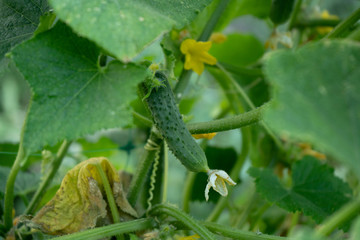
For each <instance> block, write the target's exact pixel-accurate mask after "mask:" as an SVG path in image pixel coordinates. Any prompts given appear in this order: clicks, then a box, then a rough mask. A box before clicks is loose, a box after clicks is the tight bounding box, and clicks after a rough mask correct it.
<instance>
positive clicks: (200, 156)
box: [146, 72, 209, 172]
mask: <svg viewBox="0 0 360 240" xmlns="http://www.w3.org/2000/svg"><path fill="white" fill-rule="evenodd" d="M155 77H156V79H157V80H158V81H160V82H161V84H162V85H161V86H159V87H156V88H154V89H152V92H151V94H150V95H149V97H147V98H146V102H147V104H148V107H149V109H150V112H151V114H152V116H153V118H154V122H155V125H156V127H157V128H158V130H159V132H160V133H161V135H162V136H163V137H164V139H165V140H166V142H167V144H168V146H169V149H170V150H171V151H172V152H173V154H174V155H175V156H176V157H177V158H178V159H179V160H180V162H181V163H182V164H183V165H184V166H185V167H186V168H187V169H188V170H190V171H193V172H207V171H208V170H209V167H208V163H207V159H206V156H205V153H204V151H203V150H202V149H201V148H200V146H199V145H198V144H197V143H196V142H195V140H194V138H193V137H192V136H191V134H190V132H189V130H188V129H187V128H186V126H185V123H184V122H183V120H182V117H181V114H180V112H179V109H178V107H177V106H176V102H175V96H174V94H173V92H172V90H171V87H170V85H169V83H168V81H167V78H166V76H165V75H164V74H163V73H161V72H156V73H155Z"/></svg>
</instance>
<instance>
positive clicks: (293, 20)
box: [288, 0, 302, 31]
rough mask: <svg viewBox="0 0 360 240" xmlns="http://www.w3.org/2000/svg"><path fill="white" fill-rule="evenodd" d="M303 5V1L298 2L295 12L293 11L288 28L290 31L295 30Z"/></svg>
mask: <svg viewBox="0 0 360 240" xmlns="http://www.w3.org/2000/svg"><path fill="white" fill-rule="evenodd" d="M301 4H302V0H297V1H296V4H295V7H294V10H293V11H292V14H291V17H290V21H289V26H288V30H289V31H290V30H291V29H293V27H294V24H295V22H296V19H297V16H298V14H299V11H300V8H301Z"/></svg>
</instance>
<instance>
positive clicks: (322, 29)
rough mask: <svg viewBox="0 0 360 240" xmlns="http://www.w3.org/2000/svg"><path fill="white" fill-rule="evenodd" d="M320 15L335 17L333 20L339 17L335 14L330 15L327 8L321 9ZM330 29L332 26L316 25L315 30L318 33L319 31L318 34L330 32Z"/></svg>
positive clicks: (322, 16) (329, 17)
mask: <svg viewBox="0 0 360 240" xmlns="http://www.w3.org/2000/svg"><path fill="white" fill-rule="evenodd" d="M320 17H321V18H322V19H335V20H336V19H339V17H338V16H336V15H331V14H330V13H329V12H328V11H327V10H324V11H322V12H321V15H320ZM332 30H333V27H317V28H316V31H317V32H318V33H320V34H323V35H325V34H327V33H329V32H331V31H332Z"/></svg>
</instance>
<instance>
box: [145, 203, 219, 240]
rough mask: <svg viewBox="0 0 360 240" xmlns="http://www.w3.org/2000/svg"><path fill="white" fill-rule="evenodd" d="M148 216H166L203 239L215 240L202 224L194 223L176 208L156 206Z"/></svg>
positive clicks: (163, 205) (162, 205)
mask: <svg viewBox="0 0 360 240" xmlns="http://www.w3.org/2000/svg"><path fill="white" fill-rule="evenodd" d="M149 214H151V215H160V214H166V215H168V216H171V217H173V218H175V219H176V220H178V221H180V222H181V223H182V224H184V225H185V226H186V227H188V228H190V229H192V230H193V231H194V232H196V233H197V234H198V235H199V236H200V237H202V238H203V239H206V240H211V239H214V240H215V237H214V236H213V234H212V233H211V232H210V231H209V230H207V229H206V228H205V227H204V226H202V224H200V223H199V222H198V221H196V220H195V219H193V218H192V217H190V216H189V215H187V214H186V213H184V212H183V211H181V210H180V209H178V208H175V207H172V206H170V205H167V204H158V205H156V206H154V207H153V208H152V209H151V210H150V211H149Z"/></svg>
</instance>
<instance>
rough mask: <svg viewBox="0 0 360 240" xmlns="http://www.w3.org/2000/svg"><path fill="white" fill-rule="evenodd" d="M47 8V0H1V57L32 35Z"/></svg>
mask: <svg viewBox="0 0 360 240" xmlns="http://www.w3.org/2000/svg"><path fill="white" fill-rule="evenodd" d="M47 9H48V5H47V1H46V0H32V1H24V0H0V59H1V58H2V57H3V56H4V54H5V53H6V52H7V51H9V50H10V48H11V47H13V46H15V45H16V44H18V43H19V42H21V41H24V40H25V39H28V38H30V37H31V35H32V34H33V32H34V31H35V29H36V28H37V26H38V24H39V21H40V16H41V15H43V14H44V12H45V11H46V10H47Z"/></svg>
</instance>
